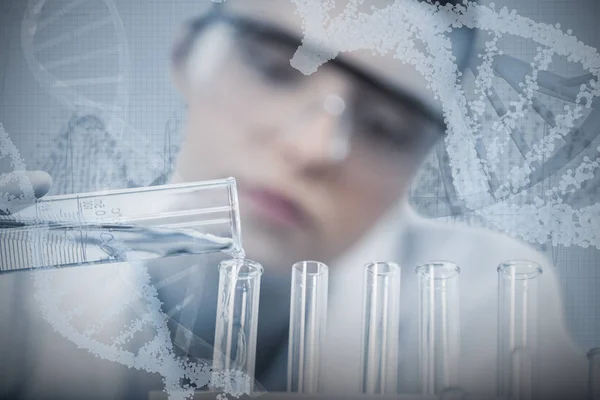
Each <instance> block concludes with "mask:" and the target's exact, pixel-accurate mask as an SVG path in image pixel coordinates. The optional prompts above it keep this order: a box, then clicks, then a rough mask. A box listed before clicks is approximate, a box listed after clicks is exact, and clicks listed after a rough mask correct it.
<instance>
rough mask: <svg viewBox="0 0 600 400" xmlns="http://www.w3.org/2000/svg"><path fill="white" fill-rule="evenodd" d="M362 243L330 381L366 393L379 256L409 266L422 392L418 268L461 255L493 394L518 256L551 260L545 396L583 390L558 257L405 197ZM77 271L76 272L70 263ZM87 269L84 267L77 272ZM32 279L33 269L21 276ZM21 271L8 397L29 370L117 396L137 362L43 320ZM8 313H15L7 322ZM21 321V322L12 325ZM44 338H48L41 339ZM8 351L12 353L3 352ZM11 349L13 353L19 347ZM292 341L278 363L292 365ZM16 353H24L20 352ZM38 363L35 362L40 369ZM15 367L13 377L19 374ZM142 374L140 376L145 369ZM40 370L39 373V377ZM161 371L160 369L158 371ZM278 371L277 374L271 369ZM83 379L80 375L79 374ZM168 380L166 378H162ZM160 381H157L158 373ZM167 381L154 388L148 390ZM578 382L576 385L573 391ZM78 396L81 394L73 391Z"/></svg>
mask: <svg viewBox="0 0 600 400" xmlns="http://www.w3.org/2000/svg"><path fill="white" fill-rule="evenodd" d="M383 221H384V222H382V223H380V224H378V225H377V226H376V227H375V228H374V229H373V230H372V232H371V233H369V234H368V235H367V237H366V238H365V239H364V240H363V241H362V242H361V243H360V244H359V245H357V246H356V247H355V248H354V249H353V250H352V251H350V252H348V254H346V255H345V256H344V257H342V258H341V259H339V260H338V261H337V262H335V263H334V265H332V266H331V269H330V279H329V282H330V295H329V312H328V325H327V337H326V341H325V344H324V346H323V349H324V351H325V354H324V355H325V357H324V364H323V368H322V369H321V384H322V388H323V390H324V391H326V392H329V393H332V394H334V393H335V394H340V393H352V392H354V393H356V391H358V388H359V376H360V371H359V365H360V352H359V348H360V340H361V338H360V332H361V317H362V296H361V293H362V279H363V275H362V274H363V271H362V267H363V265H364V264H365V263H367V262H369V261H374V260H392V261H396V262H398V263H399V264H400V265H401V266H402V268H403V271H402V284H401V285H402V292H401V321H400V333H401V342H400V357H399V358H400V361H401V373H400V381H401V384H402V388H403V392H406V393H410V392H413V393H415V392H417V391H418V373H417V371H418V359H417V354H418V353H417V352H418V318H417V281H416V276H415V274H414V267H415V266H416V265H418V264H421V263H424V262H427V261H431V260H451V261H453V262H455V263H457V264H458V265H459V266H460V268H461V275H460V288H461V298H460V302H461V314H460V315H461V325H462V346H461V347H462V361H461V371H460V372H461V378H462V380H461V383H462V386H463V387H464V388H465V389H466V390H467V391H468V393H470V394H472V395H485V396H491V395H492V394H493V392H494V390H495V381H496V337H497V321H496V315H497V314H496V309H497V275H496V267H497V266H498V265H499V264H500V263H501V262H503V261H506V260H509V259H530V260H533V261H537V262H538V263H540V264H542V265H543V266H544V267H545V270H544V273H543V275H542V279H543V281H542V290H541V299H540V302H539V303H540V318H541V321H540V332H542V335H541V343H540V347H541V349H542V352H541V357H542V363H541V365H542V367H543V371H542V381H543V382H544V391H545V392H544V395H543V397H541V398H543V399H553V398H556V399H583V396H584V391H585V386H586V384H585V382H586V378H587V370H586V359H585V356H584V354H583V352H581V351H579V350H578V349H577V348H576V347H575V346H574V345H573V343H572V342H571V340H570V339H569V337H568V334H567V330H566V327H565V324H564V315H563V308H562V303H561V295H560V290H559V285H558V282H557V276H556V273H555V271H554V270H553V267H552V266H551V264H550V262H549V261H548V260H546V259H545V258H543V256H542V255H540V254H539V253H537V252H535V251H534V250H532V249H531V248H529V247H527V246H525V245H523V244H521V243H519V242H517V241H515V240H511V239H508V238H506V237H504V236H502V235H499V234H494V233H490V232H486V231H482V230H480V229H473V228H466V227H457V226H450V225H445V224H441V223H438V222H435V221H431V220H426V219H424V218H422V217H420V216H418V215H416V214H415V213H414V211H412V210H411V209H410V208H409V207H408V206H406V205H403V206H402V207H400V208H399V210H394V211H393V212H392V213H390V214H389V215H387V216H386V218H384V219H383ZM65 273H67V272H65ZM73 273H79V274H83V273H85V271H84V270H83V269H79V270H77V272H73ZM21 279H27V278H21ZM18 280H19V277H18V276H17V275H13V276H1V277H0V296H1V298H2V301H1V302H0V315H1V316H2V325H3V326H2V328H1V329H0V363H1V364H2V368H3V369H4V370H5V374H2V376H3V377H1V378H0V398H1V397H4V396H3V395H4V394H5V393H6V392H5V391H4V390H5V388H4V387H5V386H6V387H8V386H9V385H11V384H14V383H15V381H18V380H19V376H18V375H17V376H15V374H23V373H25V374H27V375H28V378H31V379H30V380H29V384H30V385H31V387H30V388H29V389H28V390H26V391H25V393H27V394H28V396H30V397H29V398H53V397H52V396H51V394H57V395H58V396H57V397H56V398H87V399H92V398H98V399H104V398H116V396H118V393H120V392H121V390H120V388H123V387H126V386H127V385H128V382H127V381H128V380H129V379H130V376H131V373H132V372H131V371H130V370H128V369H127V368H125V367H123V366H120V365H117V364H114V363H111V362H107V361H103V360H99V359H97V358H95V357H94V356H92V355H90V354H88V353H87V352H86V351H84V350H80V349H77V348H76V346H74V345H73V344H72V343H69V342H68V340H66V339H64V338H62V337H60V335H58V334H57V333H55V332H52V330H51V329H50V327H49V325H48V324H47V323H45V322H44V321H43V320H41V317H40V314H39V312H38V311H37V305H36V304H35V302H34V299H33V296H32V293H31V290H32V287H31V286H29V287H22V288H21V289H20V292H16V290H17V289H16V288H17V286H16V283H15V282H17V281H18ZM16 298H19V299H21V307H22V308H21V310H20V311H19V312H21V314H20V315H18V316H17V318H15V315H14V313H11V307H13V306H12V305H11V304H13V303H11V299H16ZM25 319H28V320H29V325H28V327H29V329H34V330H35V331H36V335H35V336H34V340H35V342H31V341H30V342H27V340H26V339H25V336H24V335H22V332H19V331H18V329H15V326H14V324H15V323H16V322H19V321H21V322H22V321H24V320H25ZM5 321H11V322H9V324H5ZM11 324H12V325H11ZM40 340H42V341H40ZM2 352H5V354H4V355H2ZM9 353H10V354H9ZM286 353H287V348H286V347H285V346H282V349H281V354H280V357H279V362H274V364H273V367H272V371H273V373H274V374H277V373H278V374H281V371H282V369H283V370H284V371H285V368H286V366H285V354H286ZM21 356H22V357H26V358H28V359H30V360H32V362H31V365H29V367H28V368H26V369H21V370H18V369H15V370H13V369H12V368H11V361H10V360H13V362H14V360H16V358H20V357H21ZM15 357H16V358H15ZM30 367H33V368H30ZM11 373H12V374H13V376H12V377H11V376H10V375H11ZM139 374H141V373H138V377H139ZM29 375H31V376H29ZM157 378H158V377H157ZM265 379H266V380H268V379H269V378H268V376H267V377H266V378H265ZM75 382H76V383H75ZM158 382H159V383H160V381H158ZM154 384H156V380H155V381H154ZM157 389H158V390H160V387H156V386H153V387H148V390H157ZM573 390H575V392H574V391H573ZM68 396H72V397H68Z"/></svg>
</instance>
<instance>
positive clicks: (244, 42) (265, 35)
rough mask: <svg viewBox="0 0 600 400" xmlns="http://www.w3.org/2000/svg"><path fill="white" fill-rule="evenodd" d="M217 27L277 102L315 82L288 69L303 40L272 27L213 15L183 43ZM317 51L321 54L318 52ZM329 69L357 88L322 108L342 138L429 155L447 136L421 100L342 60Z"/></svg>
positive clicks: (439, 120)
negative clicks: (229, 35)
mask: <svg viewBox="0 0 600 400" xmlns="http://www.w3.org/2000/svg"><path fill="white" fill-rule="evenodd" d="M217 23H220V24H226V25H228V26H229V27H230V28H232V30H233V32H234V35H235V37H234V43H235V45H236V55H237V56H238V57H240V61H241V62H242V64H243V65H244V68H247V69H249V70H251V71H252V73H254V74H255V75H256V76H257V77H258V78H259V81H260V82H261V83H262V84H263V85H264V87H265V88H271V89H272V91H273V96H277V93H281V92H282V91H288V92H289V91H293V90H294V89H295V88H300V87H302V85H304V84H305V82H306V81H307V80H309V79H311V75H304V74H302V73H301V72H300V71H298V70H297V69H295V68H294V67H292V66H291V64H290V59H291V58H292V57H293V55H294V53H295V52H296V51H297V49H298V47H299V45H300V44H301V38H300V37H298V36H297V35H295V34H294V33H292V32H289V31H286V30H284V29H281V28H280V27H275V26H272V25H271V24H269V23H265V22H262V21H257V20H251V19H248V18H240V17H236V16H234V15H230V14H227V13H213V14H209V15H208V16H204V17H202V18H200V19H198V20H196V21H194V22H193V23H192V24H191V25H190V28H191V29H190V32H189V34H188V36H189V37H188V38H187V39H186V40H185V42H187V43H188V44H190V43H193V42H194V41H195V39H196V38H197V37H198V36H199V35H201V34H202V33H203V32H205V31H206V30H207V29H208V28H209V27H211V26H213V24H217ZM314 51H315V52H318V51H320V49H317V48H315V49H314ZM184 53H185V50H182V49H178V50H177V49H176V52H175V54H174V56H175V57H176V58H177V57H183V56H184ZM327 67H328V68H331V69H333V70H336V71H338V72H339V73H340V74H343V75H344V76H345V78H346V79H349V80H351V81H352V87H353V88H354V90H353V91H352V93H351V94H350V95H348V96H345V97H344V98H343V99H340V98H339V96H336V95H335V94H332V95H331V96H328V97H327V98H324V99H322V101H321V102H320V104H322V106H323V108H324V109H325V110H327V111H328V112H329V113H331V114H335V115H337V116H339V118H340V120H341V123H340V126H341V127H343V129H344V132H345V134H344V135H343V136H344V137H347V138H349V139H350V140H355V141H360V142H361V143H364V144H366V145H368V146H370V147H371V148H375V149H380V150H381V151H385V152H387V153H390V152H392V153H411V154H414V153H416V152H421V151H426V150H428V149H429V148H430V146H431V144H432V143H433V142H435V141H436V140H437V138H438V137H439V136H441V135H442V134H443V133H444V132H445V124H444V121H443V119H442V118H441V116H440V115H437V114H436V113H435V112H432V111H431V110H430V109H429V108H428V107H427V106H425V105H424V104H423V103H422V102H420V101H419V100H418V99H416V98H414V97H412V96H410V95H408V94H407V93H404V92H403V91H402V90H400V89H398V88H396V87H392V86H391V85H390V84H388V83H386V82H384V81H382V80H379V79H377V77H376V76H374V75H373V74H370V73H369V72H368V71H365V70H363V69H361V68H358V67H356V66H355V65H353V64H352V63H350V62H347V61H346V60H345V59H344V57H343V55H340V56H338V57H336V58H335V59H334V60H332V61H330V62H328V64H327ZM317 73H318V72H317ZM240 90H243V88H240ZM257 101H260V99H257Z"/></svg>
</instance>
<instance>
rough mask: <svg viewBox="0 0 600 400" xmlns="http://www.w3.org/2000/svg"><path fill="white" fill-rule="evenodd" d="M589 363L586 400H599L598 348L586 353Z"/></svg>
mask: <svg viewBox="0 0 600 400" xmlns="http://www.w3.org/2000/svg"><path fill="white" fill-rule="evenodd" d="M587 357H588V361H589V365H590V366H589V368H590V369H589V387H588V400H600V347H596V348H594V349H591V350H590V351H588V353H587Z"/></svg>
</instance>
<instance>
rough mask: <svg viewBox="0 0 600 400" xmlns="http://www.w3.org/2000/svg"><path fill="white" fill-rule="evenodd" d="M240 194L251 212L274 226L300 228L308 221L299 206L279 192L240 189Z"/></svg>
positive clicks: (263, 189)
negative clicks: (246, 201) (245, 199)
mask: <svg viewBox="0 0 600 400" xmlns="http://www.w3.org/2000/svg"><path fill="white" fill-rule="evenodd" d="M240 194H242V195H243V196H244V197H246V198H247V200H248V208H249V209H251V211H253V212H254V213H256V214H258V215H260V217H261V218H263V219H265V220H267V221H268V222H270V223H273V224H275V225H280V226H285V227H300V226H302V225H304V224H306V223H307V221H308V216H307V215H306V213H305V212H304V211H303V210H302V209H301V208H300V206H299V205H298V204H297V203H296V202H294V201H293V200H292V199H290V198H289V197H287V196H285V195H283V194H281V193H279V192H276V191H273V190H270V189H266V188H260V187H241V188H240Z"/></svg>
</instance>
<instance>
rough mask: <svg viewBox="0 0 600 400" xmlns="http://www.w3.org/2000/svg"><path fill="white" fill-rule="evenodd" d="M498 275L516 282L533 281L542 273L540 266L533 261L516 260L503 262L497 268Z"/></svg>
mask: <svg viewBox="0 0 600 400" xmlns="http://www.w3.org/2000/svg"><path fill="white" fill-rule="evenodd" d="M498 273H500V274H501V275H503V276H504V277H506V278H510V279H516V280H527V279H535V278H537V277H538V276H540V275H541V274H542V273H543V269H542V267H541V266H540V265H538V264H537V263H535V262H533V261H527V260H517V261H509V262H504V263H502V264H500V265H499V266H498Z"/></svg>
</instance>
